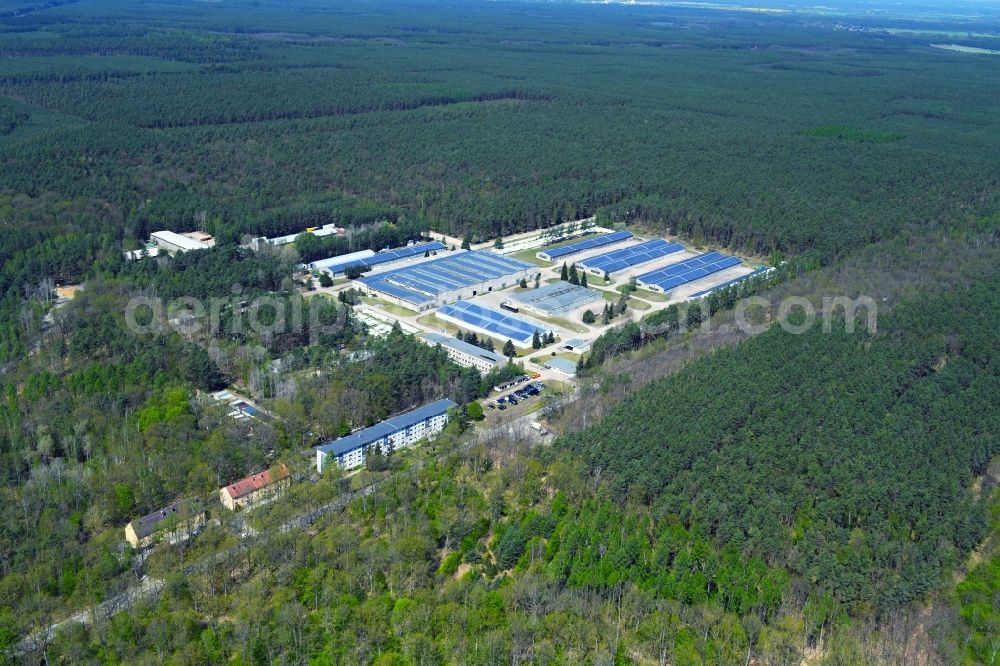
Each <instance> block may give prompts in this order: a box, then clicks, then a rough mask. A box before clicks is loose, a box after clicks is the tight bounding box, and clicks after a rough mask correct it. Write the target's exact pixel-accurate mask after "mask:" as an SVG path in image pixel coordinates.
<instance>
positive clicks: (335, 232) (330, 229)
mask: <svg viewBox="0 0 1000 666" xmlns="http://www.w3.org/2000/svg"><path fill="white" fill-rule="evenodd" d="M344 232H345V229H343V228H342V227H338V226H337V225H336V224H324V225H323V226H322V227H316V228H313V229H306V230H305V231H300V232H298V233H294V234H288V235H287V236H275V237H274V238H267V237H265V236H260V237H258V238H254V239H253V240H252V241H250V246H251V247H252V248H253V249H254V250H259V249H260V248H261V246H262V245H288V244H289V243H294V242H295V239H297V238H298V237H299V236H301V235H302V234H312V235H313V236H319V237H321V238H322V237H323V236H342V235H344Z"/></svg>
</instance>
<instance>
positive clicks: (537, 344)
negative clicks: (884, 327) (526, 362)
mask: <svg viewBox="0 0 1000 666" xmlns="http://www.w3.org/2000/svg"><path fill="white" fill-rule="evenodd" d="M531 348H532V349H541V348H542V338H541V337H539V335H538V329H537V328H536V329H535V333H534V335H532V336H531Z"/></svg>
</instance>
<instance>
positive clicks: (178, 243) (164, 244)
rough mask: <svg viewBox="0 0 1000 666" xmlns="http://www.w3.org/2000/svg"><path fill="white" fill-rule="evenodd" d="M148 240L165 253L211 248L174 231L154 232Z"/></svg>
mask: <svg viewBox="0 0 1000 666" xmlns="http://www.w3.org/2000/svg"><path fill="white" fill-rule="evenodd" d="M149 238H150V240H152V241H153V242H154V243H156V246H157V247H160V248H163V249H164V250H166V251H167V252H190V251H191V250H205V249H208V248H209V247H211V245H209V244H208V243H206V242H204V241H200V240H196V239H194V238H191V237H189V236H185V235H183V234H179V233H177V232H174V231H154V232H153V233H151V234H150V235H149Z"/></svg>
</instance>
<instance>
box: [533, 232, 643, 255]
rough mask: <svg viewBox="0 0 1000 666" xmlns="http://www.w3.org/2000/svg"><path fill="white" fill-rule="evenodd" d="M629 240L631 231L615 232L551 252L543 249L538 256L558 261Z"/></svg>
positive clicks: (554, 249)
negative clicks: (542, 255)
mask: <svg viewBox="0 0 1000 666" xmlns="http://www.w3.org/2000/svg"><path fill="white" fill-rule="evenodd" d="M629 238H632V232H631V231H615V232H614V233H610V234H605V235H603V236H594V237H593V238H587V239H586V240H582V241H579V242H578V243H573V244H571V245H564V246H562V247H557V248H553V249H551V250H545V249H543V250H540V251H539V254H545V255H547V256H548V257H549V259H559V258H560V257H566V256H569V255H571V254H576V253H577V252H583V251H584V250H592V249H594V248H595V247H604V246H605V245H611V244H612V243H620V242H621V241H623V240H628V239H629Z"/></svg>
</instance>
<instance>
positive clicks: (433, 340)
mask: <svg viewBox="0 0 1000 666" xmlns="http://www.w3.org/2000/svg"><path fill="white" fill-rule="evenodd" d="M423 341H424V342H425V343H427V344H429V345H432V346H433V345H441V348H442V349H444V350H445V351H446V352H447V353H448V357H449V358H450V359H451V360H453V361H454V362H455V363H458V364H459V365H461V366H464V367H466V368H475V369H476V370H478V371H479V372H481V373H483V374H486V373H487V372H489V371H490V370H492V369H493V368H498V367H500V366H502V365H506V363H507V359H506V358H505V357H504V356H502V355H501V354H497V353H496V352H491V351H490V350H488V349H483V348H481V347H477V346H476V345H474V344H471V343H468V342H465V341H464V340H459V339H458V338H453V337H451V336H450V335H444V334H443V333H428V334H427V335H425V336H424V337H423Z"/></svg>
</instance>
